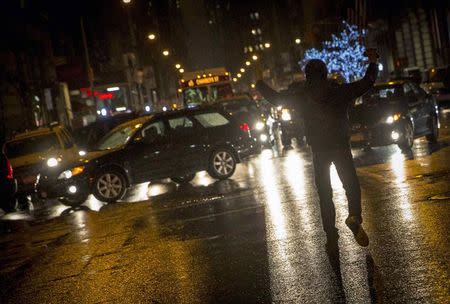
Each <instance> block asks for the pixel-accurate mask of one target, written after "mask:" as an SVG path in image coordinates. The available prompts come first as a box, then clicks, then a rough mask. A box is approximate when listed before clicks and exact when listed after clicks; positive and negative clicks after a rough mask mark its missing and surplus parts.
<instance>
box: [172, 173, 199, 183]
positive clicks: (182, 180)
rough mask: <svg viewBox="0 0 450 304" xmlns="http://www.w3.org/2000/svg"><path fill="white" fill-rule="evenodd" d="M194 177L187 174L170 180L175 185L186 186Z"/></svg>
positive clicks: (191, 174) (192, 174) (193, 174)
mask: <svg viewBox="0 0 450 304" xmlns="http://www.w3.org/2000/svg"><path fill="white" fill-rule="evenodd" d="M194 177H195V173H189V174H186V175H183V176H175V177H171V178H170V179H171V180H172V181H173V182H175V183H177V184H187V183H189V182H190V181H191V180H193V179H194Z"/></svg>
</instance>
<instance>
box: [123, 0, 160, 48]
mask: <svg viewBox="0 0 450 304" xmlns="http://www.w3.org/2000/svg"><path fill="white" fill-rule="evenodd" d="M128 1H130V0H128ZM147 37H148V39H150V40H155V39H156V35H155V34H153V33H150V34H148V36H147Z"/></svg>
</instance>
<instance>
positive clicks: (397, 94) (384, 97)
mask: <svg viewBox="0 0 450 304" xmlns="http://www.w3.org/2000/svg"><path fill="white" fill-rule="evenodd" d="M403 96H404V93H403V87H402V86H401V85H389V86H376V87H374V88H372V89H371V90H370V91H369V92H367V93H366V94H364V95H363V97H362V100H361V101H362V103H378V102H389V101H393V100H396V99H398V98H401V97H403ZM360 103H361V102H360ZM360 103H359V104H360ZM356 105H358V103H356Z"/></svg>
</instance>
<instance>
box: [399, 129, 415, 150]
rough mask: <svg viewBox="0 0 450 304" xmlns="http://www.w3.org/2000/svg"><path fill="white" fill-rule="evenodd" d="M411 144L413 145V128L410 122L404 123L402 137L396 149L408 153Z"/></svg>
mask: <svg viewBox="0 0 450 304" xmlns="http://www.w3.org/2000/svg"><path fill="white" fill-rule="evenodd" d="M413 143H414V127H413V126H412V124H411V123H410V122H406V123H405V126H404V128H403V137H402V139H401V140H400V141H399V142H398V147H399V148H400V149H401V150H402V151H409V150H411V148H412V146H413Z"/></svg>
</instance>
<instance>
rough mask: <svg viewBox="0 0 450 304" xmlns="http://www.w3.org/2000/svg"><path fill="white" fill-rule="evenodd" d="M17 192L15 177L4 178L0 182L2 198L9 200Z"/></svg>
mask: <svg viewBox="0 0 450 304" xmlns="http://www.w3.org/2000/svg"><path fill="white" fill-rule="evenodd" d="M16 192H17V181H16V179H6V180H2V181H1V182H0V193H1V194H2V199H5V200H9V199H12V198H13V197H14V196H15V194H16Z"/></svg>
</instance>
